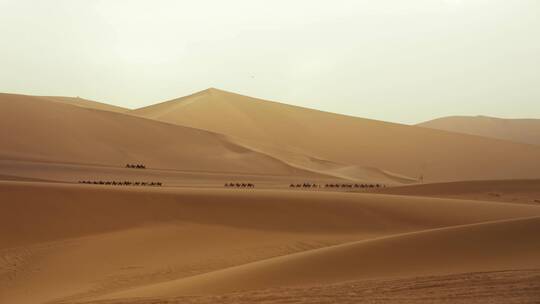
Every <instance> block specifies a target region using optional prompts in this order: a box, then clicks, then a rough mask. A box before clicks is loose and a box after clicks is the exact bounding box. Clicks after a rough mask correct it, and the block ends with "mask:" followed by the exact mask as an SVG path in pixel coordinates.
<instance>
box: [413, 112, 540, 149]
mask: <svg viewBox="0 0 540 304" xmlns="http://www.w3.org/2000/svg"><path fill="white" fill-rule="evenodd" d="M418 126H421V127H425V128H431V129H437V130H445V131H451V132H458V133H464V134H471V135H478V136H484V137H490V138H498V139H504V140H509V141H514V142H519V143H526V144H533V145H540V119H503V118H496V117H487V116H450V117H443V118H438V119H434V120H430V121H426V122H423V123H421V124H418Z"/></svg>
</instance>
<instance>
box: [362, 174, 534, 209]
mask: <svg viewBox="0 0 540 304" xmlns="http://www.w3.org/2000/svg"><path fill="white" fill-rule="evenodd" d="M372 192H373V193H382V194H394V195H411V196H428V197H442V198H454V199H467V200H478V201H494V202H507V203H521V204H533V205H539V206H540V180H539V179H527V180H488V181H462V182H453V183H433V184H420V185H418V184H417V185H410V186H400V187H391V188H385V189H375V190H373V191H372Z"/></svg>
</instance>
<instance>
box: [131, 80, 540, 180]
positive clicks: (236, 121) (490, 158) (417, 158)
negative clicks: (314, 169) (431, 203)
mask: <svg viewBox="0 0 540 304" xmlns="http://www.w3.org/2000/svg"><path fill="white" fill-rule="evenodd" d="M130 113H132V114H134V115H138V116H142V117H146V118H151V119H157V120H161V121H165V122H169V123H175V124H179V125H184V126H190V127H195V128H200V129H205V130H210V131H215V132H218V133H222V134H226V135H230V136H234V137H236V138H238V139H240V140H243V141H245V142H246V143H247V144H248V145H251V146H252V147H254V148H256V147H258V144H259V143H261V144H263V145H274V146H277V147H280V148H282V149H285V150H288V151H292V152H295V153H299V154H302V155H309V156H312V157H313V158H315V159H319V160H324V161H330V162H334V163H339V164H346V165H349V166H358V167H360V168H378V169H379V170H386V171H388V172H392V173H393V174H398V175H402V176H404V177H408V178H417V177H418V176H420V175H421V174H423V175H424V177H425V180H426V181H457V180H471V179H514V178H539V177H540V173H539V172H540V147H533V146H529V145H524V144H517V143H510V142H505V141H500V140H494V139H487V138H480V137H476V136H468V135H463V134H456V133H449V132H443V131H438V130H432V129H427V128H421V127H415V126H406V125H399V124H392V123H386V122H381V121H374V120H368V119H361V118H356V117H350V116H344V115H337V114H331V113H326V112H321V111H315V110H310V109H305V108H300V107H294V106H289V105H284V104H280V103H275V102H269V101H264V100H260V99H256V98H251V97H247V96H242V95H238V94H234V93H229V92H225V91H221V90H217V89H208V90H205V91H202V92H199V93H196V94H193V95H190V96H186V97H183V98H179V99H175V100H171V101H167V102H164V103H161V104H157V105H152V106H149V107H145V108H141V109H137V110H134V111H131V112H130ZM277 157H278V158H280V156H277Z"/></svg>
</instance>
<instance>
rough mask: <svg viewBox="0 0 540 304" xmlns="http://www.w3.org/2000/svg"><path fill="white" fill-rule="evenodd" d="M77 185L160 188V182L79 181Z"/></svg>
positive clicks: (161, 184)
mask: <svg viewBox="0 0 540 304" xmlns="http://www.w3.org/2000/svg"><path fill="white" fill-rule="evenodd" d="M79 184H91V185H111V186H151V187H161V186H163V183H161V182H130V181H123V182H119V181H79Z"/></svg>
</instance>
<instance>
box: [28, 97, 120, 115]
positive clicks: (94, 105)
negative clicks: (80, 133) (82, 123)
mask: <svg viewBox="0 0 540 304" xmlns="http://www.w3.org/2000/svg"><path fill="white" fill-rule="evenodd" d="M36 97H39V98H43V99H47V100H51V101H56V102H61V103H66V104H70V105H75V106H79V107H83V108H88V109H96V110H103V111H110V112H118V113H123V112H127V111H129V110H130V109H128V108H123V107H119V106H114V105H110V104H106V103H102V102H98V101H94V100H88V99H84V98H80V97H65V96H36Z"/></svg>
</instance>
